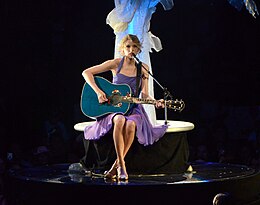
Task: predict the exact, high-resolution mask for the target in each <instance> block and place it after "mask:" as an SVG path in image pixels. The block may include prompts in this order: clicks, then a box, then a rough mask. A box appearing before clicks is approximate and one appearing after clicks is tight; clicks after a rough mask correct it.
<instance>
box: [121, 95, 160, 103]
mask: <svg viewBox="0 0 260 205" xmlns="http://www.w3.org/2000/svg"><path fill="white" fill-rule="evenodd" d="M121 101H122V102H127V103H136V104H153V105H155V104H156V100H152V99H145V98H136V97H127V96H122V99H121Z"/></svg>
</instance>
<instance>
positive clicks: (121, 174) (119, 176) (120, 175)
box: [117, 166, 128, 181]
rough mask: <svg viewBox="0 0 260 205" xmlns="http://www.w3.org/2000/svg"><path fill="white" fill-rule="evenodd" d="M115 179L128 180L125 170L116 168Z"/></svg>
mask: <svg viewBox="0 0 260 205" xmlns="http://www.w3.org/2000/svg"><path fill="white" fill-rule="evenodd" d="M117 179H118V181H126V180H128V174H127V173H126V170H125V169H123V167H120V166H119V167H117Z"/></svg>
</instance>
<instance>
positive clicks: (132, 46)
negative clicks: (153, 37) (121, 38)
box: [123, 40, 140, 58]
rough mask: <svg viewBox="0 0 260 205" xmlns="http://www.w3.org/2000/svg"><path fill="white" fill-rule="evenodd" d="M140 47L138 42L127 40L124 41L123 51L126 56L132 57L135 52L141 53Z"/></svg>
mask: <svg viewBox="0 0 260 205" xmlns="http://www.w3.org/2000/svg"><path fill="white" fill-rule="evenodd" d="M139 51H140V49H139V48H138V46H137V44H136V43H134V42H133V41H132V40H127V41H126V42H125V43H124V47H123V53H124V55H125V56H127V57H129V58H132V57H133V54H135V55H136V54H137V53H139Z"/></svg>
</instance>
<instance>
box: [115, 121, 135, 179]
mask: <svg viewBox="0 0 260 205" xmlns="http://www.w3.org/2000/svg"><path fill="white" fill-rule="evenodd" d="M135 127H136V125H135V122H134V121H132V120H127V121H126V123H125V127H124V135H123V138H124V152H123V156H124V158H125V156H126V154H127V152H128V150H129V149H130V147H131V145H132V144H133V141H134V137H135ZM118 172H119V173H120V175H121V176H119V178H121V179H128V174H127V171H126V166H125V163H124V161H123V164H120V163H119V170H118Z"/></svg>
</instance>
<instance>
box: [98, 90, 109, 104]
mask: <svg viewBox="0 0 260 205" xmlns="http://www.w3.org/2000/svg"><path fill="white" fill-rule="evenodd" d="M97 97H98V102H99V103H104V102H106V101H108V99H107V97H106V94H105V93H104V92H103V91H99V92H98V93H97Z"/></svg>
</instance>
